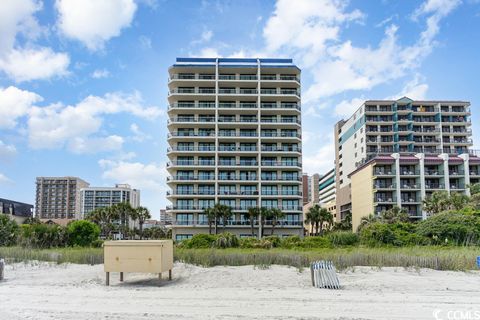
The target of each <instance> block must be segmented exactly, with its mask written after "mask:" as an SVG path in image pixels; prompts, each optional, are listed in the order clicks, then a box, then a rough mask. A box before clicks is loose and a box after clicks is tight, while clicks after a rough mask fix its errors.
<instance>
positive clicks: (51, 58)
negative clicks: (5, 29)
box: [0, 48, 70, 82]
mask: <svg viewBox="0 0 480 320" xmlns="http://www.w3.org/2000/svg"><path fill="white" fill-rule="evenodd" d="M69 64H70V58H69V56H68V55H67V54H66V53H55V52H53V51H52V50H51V49H50V48H40V49H36V50H31V49H22V50H11V51H10V52H9V53H8V54H7V55H5V56H4V57H3V59H1V60H0V69H1V70H3V71H4V72H5V73H6V74H7V75H8V76H9V77H10V78H12V79H15V81H16V82H22V81H31V80H38V79H49V78H51V77H54V76H64V75H67V74H68V71H67V68H68V65H69Z"/></svg>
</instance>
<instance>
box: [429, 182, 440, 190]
mask: <svg viewBox="0 0 480 320" xmlns="http://www.w3.org/2000/svg"><path fill="white" fill-rule="evenodd" d="M425 189H427V190H441V189H445V185H444V184H442V183H427V184H425Z"/></svg>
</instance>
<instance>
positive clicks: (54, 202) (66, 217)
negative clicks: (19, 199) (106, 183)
mask: <svg viewBox="0 0 480 320" xmlns="http://www.w3.org/2000/svg"><path fill="white" fill-rule="evenodd" d="M36 185H37V191H36V200H35V216H36V217H38V218H39V219H40V220H42V221H52V222H55V223H58V224H61V225H66V224H67V223H68V222H70V221H72V220H75V219H80V217H81V216H80V212H81V211H80V209H81V199H80V189H82V188H86V187H88V186H89V184H88V182H85V181H84V180H82V179H80V178H77V177H37V180H36Z"/></svg>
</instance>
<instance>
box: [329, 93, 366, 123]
mask: <svg viewBox="0 0 480 320" xmlns="http://www.w3.org/2000/svg"><path fill="white" fill-rule="evenodd" d="M363 102H365V99H364V98H363V97H362V98H353V99H351V100H342V101H341V102H340V103H339V104H337V105H336V106H335V115H336V116H339V117H343V118H348V117H350V116H351V115H352V114H353V113H354V112H355V111H357V109H358V108H360V106H361V105H362V104H363Z"/></svg>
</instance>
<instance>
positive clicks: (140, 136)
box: [130, 123, 151, 142]
mask: <svg viewBox="0 0 480 320" xmlns="http://www.w3.org/2000/svg"><path fill="white" fill-rule="evenodd" d="M130 131H132V133H133V134H134V135H133V137H132V139H133V140H135V141H137V142H142V141H144V140H148V139H151V137H150V136H149V135H147V134H146V133H144V132H142V130H140V127H139V126H138V125H137V124H136V123H132V124H131V125H130Z"/></svg>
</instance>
